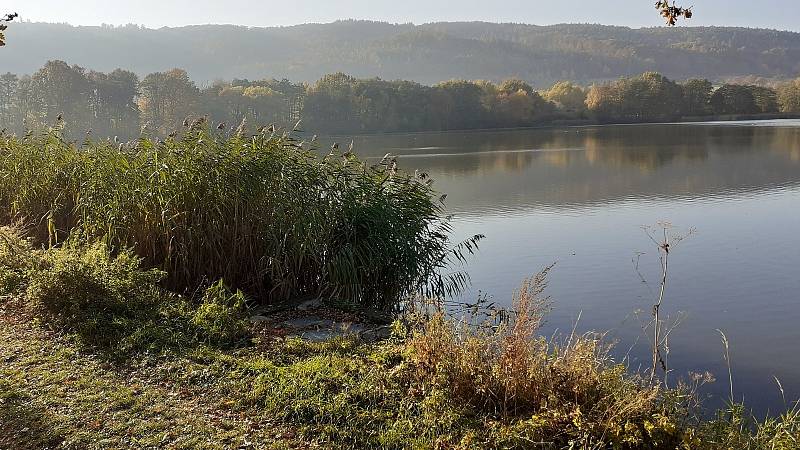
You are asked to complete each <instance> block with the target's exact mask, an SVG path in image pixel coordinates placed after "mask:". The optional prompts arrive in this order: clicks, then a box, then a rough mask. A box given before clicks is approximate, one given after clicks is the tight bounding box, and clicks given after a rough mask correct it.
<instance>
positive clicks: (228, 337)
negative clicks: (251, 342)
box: [192, 280, 248, 346]
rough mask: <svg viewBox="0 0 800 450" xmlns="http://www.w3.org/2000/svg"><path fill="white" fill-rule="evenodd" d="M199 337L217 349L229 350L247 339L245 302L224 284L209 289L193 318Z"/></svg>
mask: <svg viewBox="0 0 800 450" xmlns="http://www.w3.org/2000/svg"><path fill="white" fill-rule="evenodd" d="M192 324H193V325H194V326H195V327H197V330H198V337H199V338H200V339H201V340H203V341H206V342H209V343H212V344H214V345H217V346H230V345H233V344H235V343H236V342H237V341H240V340H241V339H242V338H244V337H245V336H246V335H247V332H248V323H247V315H246V314H245V298H244V294H243V293H242V291H236V292H235V293H233V292H231V291H230V290H228V288H227V287H225V284H224V282H223V281H222V280H220V281H218V282H217V283H215V284H214V285H212V286H211V287H209V288H208V289H207V290H206V292H205V295H204V296H203V302H202V304H201V305H200V306H199V307H198V308H197V310H196V311H195V312H194V315H193V317H192Z"/></svg>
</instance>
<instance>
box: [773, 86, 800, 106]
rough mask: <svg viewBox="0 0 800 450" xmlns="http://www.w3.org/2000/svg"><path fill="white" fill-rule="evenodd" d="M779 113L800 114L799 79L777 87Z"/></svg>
mask: <svg viewBox="0 0 800 450" xmlns="http://www.w3.org/2000/svg"><path fill="white" fill-rule="evenodd" d="M778 104H779V106H780V110H781V112H786V113H800V78H798V79H796V80H794V81H790V82H788V83H784V84H782V85H780V86H778Z"/></svg>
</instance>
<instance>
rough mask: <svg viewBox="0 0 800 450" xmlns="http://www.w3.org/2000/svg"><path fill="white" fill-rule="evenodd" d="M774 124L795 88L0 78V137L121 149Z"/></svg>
mask: <svg viewBox="0 0 800 450" xmlns="http://www.w3.org/2000/svg"><path fill="white" fill-rule="evenodd" d="M779 113H783V114H797V113H800V79H797V80H795V81H789V82H784V83H781V84H778V85H776V86H775V87H774V88H772V87H765V86H760V85H753V84H730V83H728V84H722V85H717V86H715V85H713V84H712V83H711V82H710V81H708V80H705V79H690V80H688V81H686V82H682V83H679V82H675V81H673V80H670V79H669V78H667V77H665V76H663V75H661V74H659V73H656V72H646V73H643V74H641V75H637V76H634V77H628V78H620V79H617V80H614V81H609V82H602V83H596V84H592V85H591V86H588V87H584V86H581V85H578V84H575V83H572V82H570V81H559V82H556V83H555V84H553V85H552V86H550V87H549V88H547V89H544V90H539V91H537V90H535V89H534V88H533V87H532V86H531V85H530V84H529V83H528V82H526V81H523V80H520V79H514V78H512V79H507V80H505V81H502V82H500V83H493V82H491V81H467V80H450V81H445V82H441V83H437V84H435V85H433V86H428V85H423V84H420V83H417V82H413V81H385V80H381V79H379V78H369V79H358V78H355V77H352V76H349V75H346V74H343V73H335V74H330V75H326V76H324V77H322V78H321V79H320V80H318V81H316V82H315V83H313V84H306V83H295V82H291V81H288V80H285V79H284V80H276V79H264V80H256V81H251V80H246V79H234V80H232V81H218V82H215V83H213V84H211V85H210V86H208V87H204V88H200V87H198V86H197V84H196V83H195V82H194V81H192V80H191V79H190V78H189V75H188V74H187V72H186V71H184V70H180V69H172V70H169V71H166V72H155V73H151V74H149V75H146V76H145V77H144V78H142V79H139V77H138V76H137V75H136V74H135V73H133V72H130V71H127V70H122V69H116V70H113V71H111V72H108V73H104V72H97V71H91V70H86V69H84V68H82V67H80V66H77V65H69V64H67V63H66V62H63V61H50V62H48V63H46V64H45V66H44V67H42V68H40V69H39V70H37V71H36V72H35V73H34V74H33V75H23V76H18V75H16V74H12V73H6V74H3V75H0V129H5V130H6V131H8V132H12V133H16V134H20V133H24V132H25V131H27V130H36V129H43V128H48V127H51V126H56V125H57V126H59V127H62V128H64V131H65V135H66V136H68V137H70V138H73V139H81V138H82V137H83V136H85V134H86V133H87V132H89V133H90V134H91V136H92V137H93V138H105V137H114V136H116V137H118V138H120V139H126V140H127V139H131V138H135V137H137V136H139V135H140V134H141V132H142V130H145V132H146V133H148V134H150V135H154V136H168V135H170V134H172V133H174V132H175V131H177V130H180V129H181V126H182V125H183V124H184V122H186V121H187V119H188V120H189V121H194V120H196V119H198V118H201V117H205V118H207V119H208V121H209V122H211V123H212V124H213V125H214V126H216V127H218V128H219V129H220V130H226V129H227V130H230V129H233V128H236V127H239V126H240V125H241V124H242V123H243V122H244V123H246V124H249V125H250V126H254V127H257V126H263V125H267V124H275V125H278V126H280V127H292V126H294V125H295V124H296V123H297V122H298V121H302V128H305V129H307V130H313V131H314V132H317V133H328V134H345V133H347V134H357V133H364V132H402V131H441V130H464V129H479V128H510V127H527V126H535V125H543V124H553V123H560V124H564V123H590V122H596V123H604V122H656V121H672V120H685V119H687V118H688V119H691V118H703V117H709V116H714V117H737V116H739V117H741V116H764V115H774V114H779Z"/></svg>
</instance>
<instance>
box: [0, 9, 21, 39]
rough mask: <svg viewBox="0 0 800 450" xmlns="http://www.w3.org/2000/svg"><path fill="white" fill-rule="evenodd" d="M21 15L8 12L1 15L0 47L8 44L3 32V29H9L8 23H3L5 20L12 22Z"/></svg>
mask: <svg viewBox="0 0 800 450" xmlns="http://www.w3.org/2000/svg"><path fill="white" fill-rule="evenodd" d="M17 17H19V14H17V13H11V14H6V15H5V16H0V47H2V46H4V45H6V36H5V34H3V31H6V29H8V25H5V24H3V22H11V21H12V20H14V19H16V18H17Z"/></svg>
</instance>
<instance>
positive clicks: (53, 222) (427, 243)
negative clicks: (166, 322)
mask: <svg viewBox="0 0 800 450" xmlns="http://www.w3.org/2000/svg"><path fill="white" fill-rule="evenodd" d="M423 178H424V177H418V176H411V175H407V174H404V173H402V172H400V171H399V170H398V169H397V166H396V161H395V160H393V159H391V158H384V160H382V161H381V162H380V163H378V164H376V165H374V166H368V165H367V164H366V163H364V162H362V161H359V160H358V159H357V158H356V157H354V156H353V155H352V154H351V153H350V152H340V151H339V150H332V151H331V152H330V153H329V154H327V155H325V156H319V155H318V153H317V152H315V151H314V150H313V149H312V148H309V146H308V145H305V144H304V143H303V142H300V141H298V139H297V138H296V137H295V136H294V135H293V134H291V133H283V132H276V131H275V130H274V129H272V128H270V129H262V130H261V131H260V132H258V133H255V134H252V135H245V134H244V133H243V132H242V130H241V129H240V130H238V131H236V132H233V133H231V134H226V133H225V132H224V131H221V130H211V129H210V128H209V127H208V126H207V125H206V124H205V123H203V121H202V120H199V121H196V122H195V123H193V124H191V125H190V126H187V127H186V129H185V130H184V131H183V132H182V133H181V135H180V136H177V137H171V138H169V139H167V140H166V141H161V140H157V139H153V138H148V137H142V138H140V139H139V140H137V141H135V142H131V143H127V144H117V143H114V142H112V141H110V140H106V141H102V142H86V143H84V144H83V145H76V144H74V143H69V142H66V141H65V140H64V139H63V137H62V135H61V133H60V131H59V130H58V129H54V130H51V131H49V132H47V133H44V134H34V133H28V134H27V135H25V136H24V137H21V138H17V137H12V136H2V138H1V139H0V210H2V219H3V221H4V222H6V223H12V222H20V221H22V222H23V223H25V224H26V225H27V226H28V227H29V228H30V229H31V230H32V232H33V234H34V235H35V236H36V238H37V239H38V240H39V241H40V242H43V243H47V244H49V245H51V246H52V245H56V244H58V243H59V242H62V241H64V240H66V239H67V238H68V237H69V236H70V235H72V236H80V237H82V238H84V239H87V240H90V241H91V240H102V241H103V242H104V243H105V244H107V245H109V246H110V247H111V248H112V249H118V250H121V249H126V248H130V249H132V250H133V252H134V253H135V254H137V255H138V256H140V257H142V258H143V259H144V261H145V264H146V265H147V266H148V267H152V268H158V269H161V270H163V271H164V272H166V273H167V274H168V276H167V278H166V280H165V281H164V283H165V284H166V287H168V288H170V289H174V290H179V291H192V290H195V289H197V288H198V287H199V286H207V285H209V284H210V283H212V282H214V281H216V280H219V279H224V280H225V281H226V283H227V284H229V285H230V286H231V287H233V288H239V289H242V290H243V291H245V292H246V293H248V294H249V295H250V296H251V297H256V298H258V299H260V300H261V301H263V302H279V301H286V300H291V299H294V298H298V297H304V296H330V297H335V298H337V299H338V300H340V301H343V302H346V303H351V304H353V305H354V306H361V307H370V308H378V309H391V308H393V307H396V306H397V305H398V304H399V302H400V301H402V300H403V299H405V298H407V297H408V296H410V295H412V294H414V293H417V292H424V293H426V294H429V295H446V294H452V293H455V292H457V291H458V290H460V289H461V288H463V287H464V285H465V284H466V282H467V277H466V275H465V274H464V273H462V272H454V273H445V272H444V270H445V268H446V267H448V266H449V264H450V263H452V262H453V261H454V260H455V261H458V260H461V259H462V258H463V254H464V253H465V252H466V251H472V250H473V249H474V247H473V245H474V244H475V242H476V241H477V239H478V238H477V237H476V238H474V239H472V240H470V241H467V242H465V243H462V245H460V246H455V248H454V247H453V246H452V245H451V243H450V240H449V235H450V225H449V223H448V222H447V221H446V220H445V219H443V218H442V205H441V202H439V200H438V195H437V194H436V193H435V192H434V191H433V189H432V187H431V183H430V180H426V179H423Z"/></svg>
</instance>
